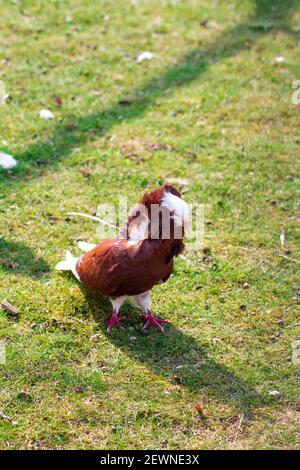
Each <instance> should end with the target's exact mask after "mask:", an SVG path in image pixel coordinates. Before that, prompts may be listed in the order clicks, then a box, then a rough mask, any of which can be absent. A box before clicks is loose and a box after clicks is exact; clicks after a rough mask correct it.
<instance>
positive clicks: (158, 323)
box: [140, 310, 170, 333]
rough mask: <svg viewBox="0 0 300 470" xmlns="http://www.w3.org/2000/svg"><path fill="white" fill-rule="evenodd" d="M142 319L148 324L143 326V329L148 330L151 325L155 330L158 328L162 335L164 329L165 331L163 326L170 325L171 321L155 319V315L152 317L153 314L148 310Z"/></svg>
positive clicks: (142, 315)
mask: <svg viewBox="0 0 300 470" xmlns="http://www.w3.org/2000/svg"><path fill="white" fill-rule="evenodd" d="M140 316H141V318H143V319H144V320H146V323H145V325H144V326H143V329H144V330H145V329H146V328H148V327H149V326H150V325H153V326H155V328H157V329H158V330H159V331H160V332H161V333H164V329H163V326H162V325H163V324H164V323H170V322H169V320H163V319H161V318H157V317H155V316H154V315H152V313H151V312H150V311H149V310H148V312H147V313H146V314H144V313H142V314H141V315H140Z"/></svg>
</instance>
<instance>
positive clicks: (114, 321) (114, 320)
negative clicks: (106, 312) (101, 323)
mask: <svg viewBox="0 0 300 470" xmlns="http://www.w3.org/2000/svg"><path fill="white" fill-rule="evenodd" d="M124 319H125V317H119V315H118V314H117V312H113V313H112V316H111V317H110V319H109V320H108V322H107V328H106V332H107V333H110V332H111V330H112V329H113V327H114V326H117V327H118V328H121V330H124V328H123V326H122V325H121V323H120V320H124Z"/></svg>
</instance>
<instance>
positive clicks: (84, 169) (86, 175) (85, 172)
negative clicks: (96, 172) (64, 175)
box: [79, 167, 92, 177]
mask: <svg viewBox="0 0 300 470" xmlns="http://www.w3.org/2000/svg"><path fill="white" fill-rule="evenodd" d="M79 171H80V173H82V174H83V176H85V177H89V176H92V172H91V171H90V170H89V169H88V168H84V167H81V168H79Z"/></svg>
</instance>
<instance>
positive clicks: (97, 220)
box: [67, 212, 120, 231]
mask: <svg viewBox="0 0 300 470" xmlns="http://www.w3.org/2000/svg"><path fill="white" fill-rule="evenodd" d="M67 215H79V216H80V217H85V218H86V219H90V220H95V221H96V222H100V223H101V224H103V225H107V226H108V227H111V228H114V229H116V230H118V231H120V229H119V228H118V227H117V226H116V225H114V224H111V223H109V222H106V221H105V220H103V219H100V218H99V217H96V216H95V215H89V214H84V213H83V212H67Z"/></svg>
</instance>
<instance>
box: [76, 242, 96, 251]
mask: <svg viewBox="0 0 300 470" xmlns="http://www.w3.org/2000/svg"><path fill="white" fill-rule="evenodd" d="M95 246H97V245H95V244H94V243H87V242H83V241H79V242H78V248H80V249H81V250H82V251H90V250H92V249H93V248H95Z"/></svg>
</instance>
